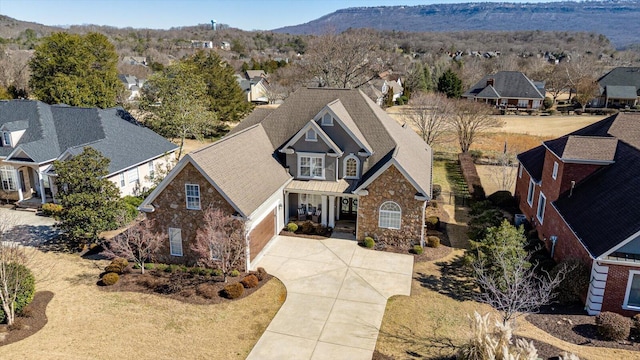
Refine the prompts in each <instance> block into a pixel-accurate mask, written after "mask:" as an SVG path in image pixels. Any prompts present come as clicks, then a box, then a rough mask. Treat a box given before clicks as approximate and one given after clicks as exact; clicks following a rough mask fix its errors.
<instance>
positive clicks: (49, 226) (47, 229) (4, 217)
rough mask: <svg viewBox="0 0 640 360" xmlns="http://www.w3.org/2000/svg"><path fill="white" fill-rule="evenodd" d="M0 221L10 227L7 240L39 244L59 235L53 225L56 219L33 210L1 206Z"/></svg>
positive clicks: (25, 243) (31, 244)
mask: <svg viewBox="0 0 640 360" xmlns="http://www.w3.org/2000/svg"><path fill="white" fill-rule="evenodd" d="M0 222H2V223H3V225H9V228H10V230H9V231H8V233H7V234H6V239H5V240H10V241H19V242H20V243H21V244H23V245H29V246H37V245H40V244H42V243H43V242H46V241H47V240H50V239H52V238H54V237H55V236H57V235H58V230H57V229H55V228H54V227H53V225H54V224H55V220H54V219H52V218H50V217H46V216H39V215H36V214H35V213H34V212H32V211H19V210H12V209H9V208H4V207H0Z"/></svg>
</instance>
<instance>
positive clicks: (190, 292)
mask: <svg viewBox="0 0 640 360" xmlns="http://www.w3.org/2000/svg"><path fill="white" fill-rule="evenodd" d="M195 295H196V290H195V289H194V288H186V289H182V291H180V296H182V297H185V298H190V297H194V296H195Z"/></svg>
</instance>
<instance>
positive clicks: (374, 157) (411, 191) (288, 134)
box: [141, 88, 432, 268]
mask: <svg viewBox="0 0 640 360" xmlns="http://www.w3.org/2000/svg"><path fill="white" fill-rule="evenodd" d="M431 161H432V153H431V148H430V147H429V146H428V145H427V144H426V143H424V142H423V141H422V139H421V138H420V137H419V136H418V135H417V134H416V133H415V132H414V131H413V130H412V129H411V128H410V127H407V126H400V125H399V124H398V123H397V122H396V121H394V120H393V119H391V118H390V117H389V116H388V115H387V114H386V113H385V112H384V111H383V110H382V109H380V107H379V106H377V105H376V104H375V103H374V102H373V101H372V100H371V99H369V98H368V97H367V96H366V95H365V94H364V93H362V92H361V91H359V90H353V89H327V88H303V89H299V90H298V91H296V92H295V93H293V94H292V95H291V96H290V97H289V98H287V99H286V100H285V102H284V103H283V104H282V105H280V106H279V107H278V108H275V109H263V108H258V109H255V110H254V112H253V113H252V114H251V115H250V116H249V117H247V118H246V119H245V120H244V121H242V122H241V123H240V124H239V125H238V126H237V127H236V128H235V129H234V130H233V131H232V132H231V133H229V134H228V135H227V136H226V137H224V138H223V139H221V140H220V141H218V142H216V143H213V144H211V145H209V146H207V147H205V148H202V149H200V150H197V151H194V152H192V153H190V154H188V155H187V156H185V157H184V158H183V159H182V160H181V161H180V162H179V163H178V165H177V166H176V167H175V168H174V170H173V171H172V172H171V173H170V174H169V175H168V176H167V177H166V178H165V180H164V181H163V182H162V183H161V184H160V185H159V186H158V187H157V188H156V190H155V191H153V192H152V193H151V194H150V195H149V197H148V198H147V199H145V201H144V202H143V204H142V206H141V210H143V211H146V212H148V214H147V216H148V218H150V219H152V220H156V221H155V223H156V224H157V226H160V227H162V228H161V229H159V230H161V231H163V232H164V233H167V234H168V239H167V242H166V244H165V248H164V250H163V260H164V261H170V262H182V263H188V262H192V261H194V260H195V259H194V254H193V253H192V252H191V250H190V244H191V243H192V242H193V241H194V239H195V236H196V232H197V229H198V224H199V223H201V219H202V214H203V212H202V211H203V210H204V209H207V208H208V207H214V208H217V209H222V210H223V211H225V212H227V213H229V214H234V215H236V216H238V217H241V218H242V219H244V221H245V222H246V229H247V233H246V235H247V236H246V241H247V243H248V254H247V262H246V266H247V268H249V267H250V263H251V262H253V261H254V260H255V259H256V257H258V256H259V255H260V252H261V251H262V250H263V249H264V248H265V246H266V245H267V244H268V243H269V242H270V241H271V239H273V238H274V237H275V236H276V235H277V233H278V232H279V230H280V229H282V228H283V227H284V225H285V224H286V223H287V222H288V221H289V220H290V219H299V218H304V217H306V216H307V215H315V218H317V221H318V222H320V223H321V224H323V225H325V226H328V227H334V226H335V224H336V221H338V220H339V219H352V220H353V221H354V222H355V231H356V238H357V239H363V238H364V237H366V236H371V237H374V238H376V239H377V240H378V241H382V242H386V243H388V244H392V245H395V246H399V247H402V248H407V249H408V248H410V247H411V246H412V245H414V244H420V243H422V242H423V241H424V211H425V207H426V205H427V203H428V201H429V200H430V197H431Z"/></svg>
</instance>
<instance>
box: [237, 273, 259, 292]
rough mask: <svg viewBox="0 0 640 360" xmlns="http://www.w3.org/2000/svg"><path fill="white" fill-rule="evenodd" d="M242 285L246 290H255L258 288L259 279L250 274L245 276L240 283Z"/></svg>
mask: <svg viewBox="0 0 640 360" xmlns="http://www.w3.org/2000/svg"><path fill="white" fill-rule="evenodd" d="M240 283H242V286H244V287H245V288H246V289H249V288H254V287H256V286H258V277H257V276H255V275H253V274H250V275H247V276H245V277H244V278H243V279H242V281H240Z"/></svg>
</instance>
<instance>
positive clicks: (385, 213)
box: [378, 201, 402, 229]
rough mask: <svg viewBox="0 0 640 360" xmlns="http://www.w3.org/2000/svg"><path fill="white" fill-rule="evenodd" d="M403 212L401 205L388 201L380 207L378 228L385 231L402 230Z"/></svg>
mask: <svg viewBox="0 0 640 360" xmlns="http://www.w3.org/2000/svg"><path fill="white" fill-rule="evenodd" d="M401 219H402V210H401V209H400V205H398V204H397V203H395V202H393V201H386V202H384V203H382V205H380V213H379V215H378V227H381V228H385V229H400V222H401Z"/></svg>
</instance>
